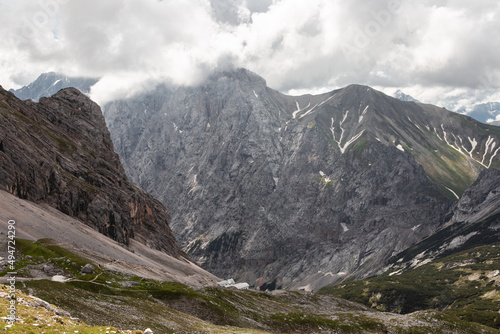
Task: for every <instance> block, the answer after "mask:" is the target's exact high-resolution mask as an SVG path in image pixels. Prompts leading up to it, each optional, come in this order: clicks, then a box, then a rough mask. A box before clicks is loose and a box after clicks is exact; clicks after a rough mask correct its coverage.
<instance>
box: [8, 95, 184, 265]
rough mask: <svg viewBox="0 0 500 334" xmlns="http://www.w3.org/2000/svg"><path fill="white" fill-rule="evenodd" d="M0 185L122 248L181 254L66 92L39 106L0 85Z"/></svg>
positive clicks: (104, 132) (101, 127)
mask: <svg viewBox="0 0 500 334" xmlns="http://www.w3.org/2000/svg"><path fill="white" fill-rule="evenodd" d="M0 114H1V117H0V186H1V187H2V189H5V190H7V191H8V192H10V193H12V194H14V195H16V196H18V197H20V198H22V199H27V200H30V201H33V202H37V203H47V204H49V205H50V206H52V207H54V208H56V209H58V210H60V211H61V212H63V213H65V214H67V215H69V216H72V217H75V218H77V219H79V220H80V221H82V222H85V223H86V224H88V225H90V226H92V227H94V228H95V229H97V230H98V231H99V232H101V233H102V234H104V235H106V236H108V237H110V238H112V239H114V240H116V241H118V242H120V243H123V244H126V245H127V244H129V242H130V240H131V239H136V240H138V241H139V242H141V243H144V244H148V245H149V246H151V247H152V248H155V249H158V250H162V251H164V252H166V253H168V254H170V255H173V256H175V257H177V258H180V257H185V254H184V252H183V251H182V250H181V249H180V248H179V247H178V246H177V243H176V240H175V238H174V235H173V233H172V231H171V230H170V227H169V225H168V224H169V220H170V217H169V215H168V213H167V211H166V209H165V207H164V206H163V205H162V204H161V203H160V202H159V201H157V200H155V199H154V198H153V197H152V196H150V195H149V194H147V193H146V192H144V191H143V190H140V189H138V188H137V187H135V186H133V185H132V184H131V183H129V182H128V180H127V176H126V175H125V172H124V170H123V167H122V165H121V163H120V160H119V157H118V155H117V154H116V153H115V152H114V148H113V143H112V141H111V139H110V135H109V131H108V129H107V127H106V123H105V121H104V118H103V116H102V113H101V109H100V108H99V106H98V105H97V104H95V103H94V102H92V101H91V100H89V99H88V98H87V97H86V96H85V95H84V94H82V93H80V92H79V91H78V90H76V89H73V88H68V89H64V90H61V91H59V92H58V93H57V94H55V95H54V96H52V97H51V98H41V99H40V102H39V103H34V102H31V101H20V100H19V99H17V98H16V97H15V96H14V95H13V94H12V93H9V92H7V91H5V90H3V89H1V88H0Z"/></svg>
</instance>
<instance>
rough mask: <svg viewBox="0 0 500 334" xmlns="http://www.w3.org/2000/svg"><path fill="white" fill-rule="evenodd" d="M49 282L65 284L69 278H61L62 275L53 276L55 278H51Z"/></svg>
mask: <svg viewBox="0 0 500 334" xmlns="http://www.w3.org/2000/svg"><path fill="white" fill-rule="evenodd" d="M50 280H51V281H52V282H59V283H65V282H67V281H68V280H69V278H67V277H66V276H62V275H55V276H52V278H51V279H50Z"/></svg>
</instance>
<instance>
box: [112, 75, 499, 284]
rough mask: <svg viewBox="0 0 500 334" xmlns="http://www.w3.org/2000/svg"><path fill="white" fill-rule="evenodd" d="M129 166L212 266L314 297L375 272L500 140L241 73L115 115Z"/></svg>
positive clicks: (455, 120)
mask: <svg viewBox="0 0 500 334" xmlns="http://www.w3.org/2000/svg"><path fill="white" fill-rule="evenodd" d="M105 117H106V121H107V123H108V124H109V128H110V132H111V136H112V139H113V141H114V143H115V147H116V150H117V152H118V153H119V155H120V157H121V159H122V161H123V164H124V167H125V170H126V171H127V173H128V175H129V176H130V178H131V179H132V180H133V182H135V183H136V184H138V185H139V186H141V187H142V188H143V189H146V190H147V191H149V192H151V193H152V194H154V195H155V196H157V198H159V199H160V200H161V201H162V202H163V203H165V204H166V205H167V207H169V208H172V211H171V213H172V228H173V230H174V231H175V233H176V235H177V236H178V238H179V240H180V242H181V245H182V246H183V248H184V249H185V250H186V251H187V252H188V253H189V254H190V255H191V256H192V257H193V258H195V259H196V260H197V261H198V262H199V263H200V264H201V265H202V266H203V267H204V268H205V269H208V270H209V271H212V272H213V273H215V274H217V275H218V276H220V277H235V278H237V279H240V280H243V281H248V282H249V283H250V284H252V285H254V286H261V287H267V286H276V287H278V286H283V287H291V288H304V289H317V288H319V287H321V286H323V285H326V284H329V283H332V282H336V281H339V280H344V279H346V278H348V277H365V276H368V275H372V274H373V273H375V272H377V271H378V270H379V269H380V267H381V266H382V265H383V263H384V262H385V261H386V260H387V259H388V258H389V257H391V256H392V255H394V254H396V253H398V252H400V251H402V250H404V249H406V248H408V247H409V246H411V245H413V244H414V243H416V242H417V241H419V240H421V239H422V238H424V237H426V236H428V235H430V234H432V233H434V232H435V231H436V230H437V229H438V228H440V227H441V226H442V225H443V224H444V223H445V222H447V219H448V218H447V215H448V214H449V210H450V207H451V206H452V205H453V203H454V201H456V200H457V198H458V197H459V196H461V194H462V193H463V192H464V191H465V190H466V189H467V188H468V187H469V186H470V185H471V184H472V183H473V181H474V180H475V179H476V177H477V175H478V174H479V173H480V172H481V171H482V170H484V169H486V168H488V167H498V166H500V158H499V156H498V153H499V150H500V145H499V144H500V130H499V129H498V128H496V127H492V126H488V125H484V124H481V123H478V122H476V121H474V120H473V119H471V118H469V117H465V116H462V115H458V114H456V113H452V112H449V111H447V110H445V109H442V108H438V107H435V106H431V105H425V104H415V103H405V102H402V101H399V100H397V99H394V98H391V97H388V96H386V95H385V94H383V93H380V92H378V91H375V90H373V89H371V88H370V87H366V86H359V85H352V86H348V87H346V88H343V89H339V90H336V91H333V92H330V93H326V94H322V95H317V96H312V95H304V96H295V97H294V96H286V95H283V94H281V93H279V92H277V91H274V90H272V89H270V88H268V87H267V86H266V83H265V81H264V79H262V78H260V77H259V76H257V75H255V74H253V73H251V72H249V71H246V70H243V69H240V70H235V71H228V72H219V73H216V74H214V75H213V76H211V77H210V78H209V79H208V80H207V81H206V82H205V83H203V84H202V85H200V86H198V87H192V88H175V87H167V86H159V87H158V88H157V89H156V90H154V91H151V92H148V93H147V94H144V95H141V96H138V97H136V98H134V99H129V100H122V101H117V102H113V103H111V104H109V105H107V106H106V107H105Z"/></svg>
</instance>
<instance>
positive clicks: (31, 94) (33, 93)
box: [10, 72, 98, 101]
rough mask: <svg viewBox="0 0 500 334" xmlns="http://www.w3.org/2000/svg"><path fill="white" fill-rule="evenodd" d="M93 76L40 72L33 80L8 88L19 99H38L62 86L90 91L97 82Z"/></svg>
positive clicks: (52, 93)
mask: <svg viewBox="0 0 500 334" xmlns="http://www.w3.org/2000/svg"><path fill="white" fill-rule="evenodd" d="M97 81H98V80H97V79H94V78H78V77H67V76H65V75H62V74H59V73H54V72H49V73H42V74H41V75H40V76H39V77H38V78H37V79H36V80H35V81H33V82H32V83H30V84H29V85H27V86H24V87H21V88H19V89H16V90H12V89H11V90H10V91H11V92H12V93H14V94H15V95H16V96H17V97H18V98H20V99H21V100H28V99H31V100H33V101H38V100H39V99H40V98H42V97H50V96H52V95H54V94H55V93H57V92H58V91H60V90H61V89H63V88H69V87H76V88H78V90H79V91H81V92H82V93H84V94H89V93H90V88H91V87H92V86H93V85H94V84H96V83H97Z"/></svg>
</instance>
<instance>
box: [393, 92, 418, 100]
mask: <svg viewBox="0 0 500 334" xmlns="http://www.w3.org/2000/svg"><path fill="white" fill-rule="evenodd" d="M393 97H394V98H395V99H398V100H401V101H404V102H420V101H419V100H417V99H415V98H414V97H413V96H411V95H407V94H405V93H403V92H402V91H401V90H400V89H398V90H397V91H396V92H395V93H394V95H393Z"/></svg>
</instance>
